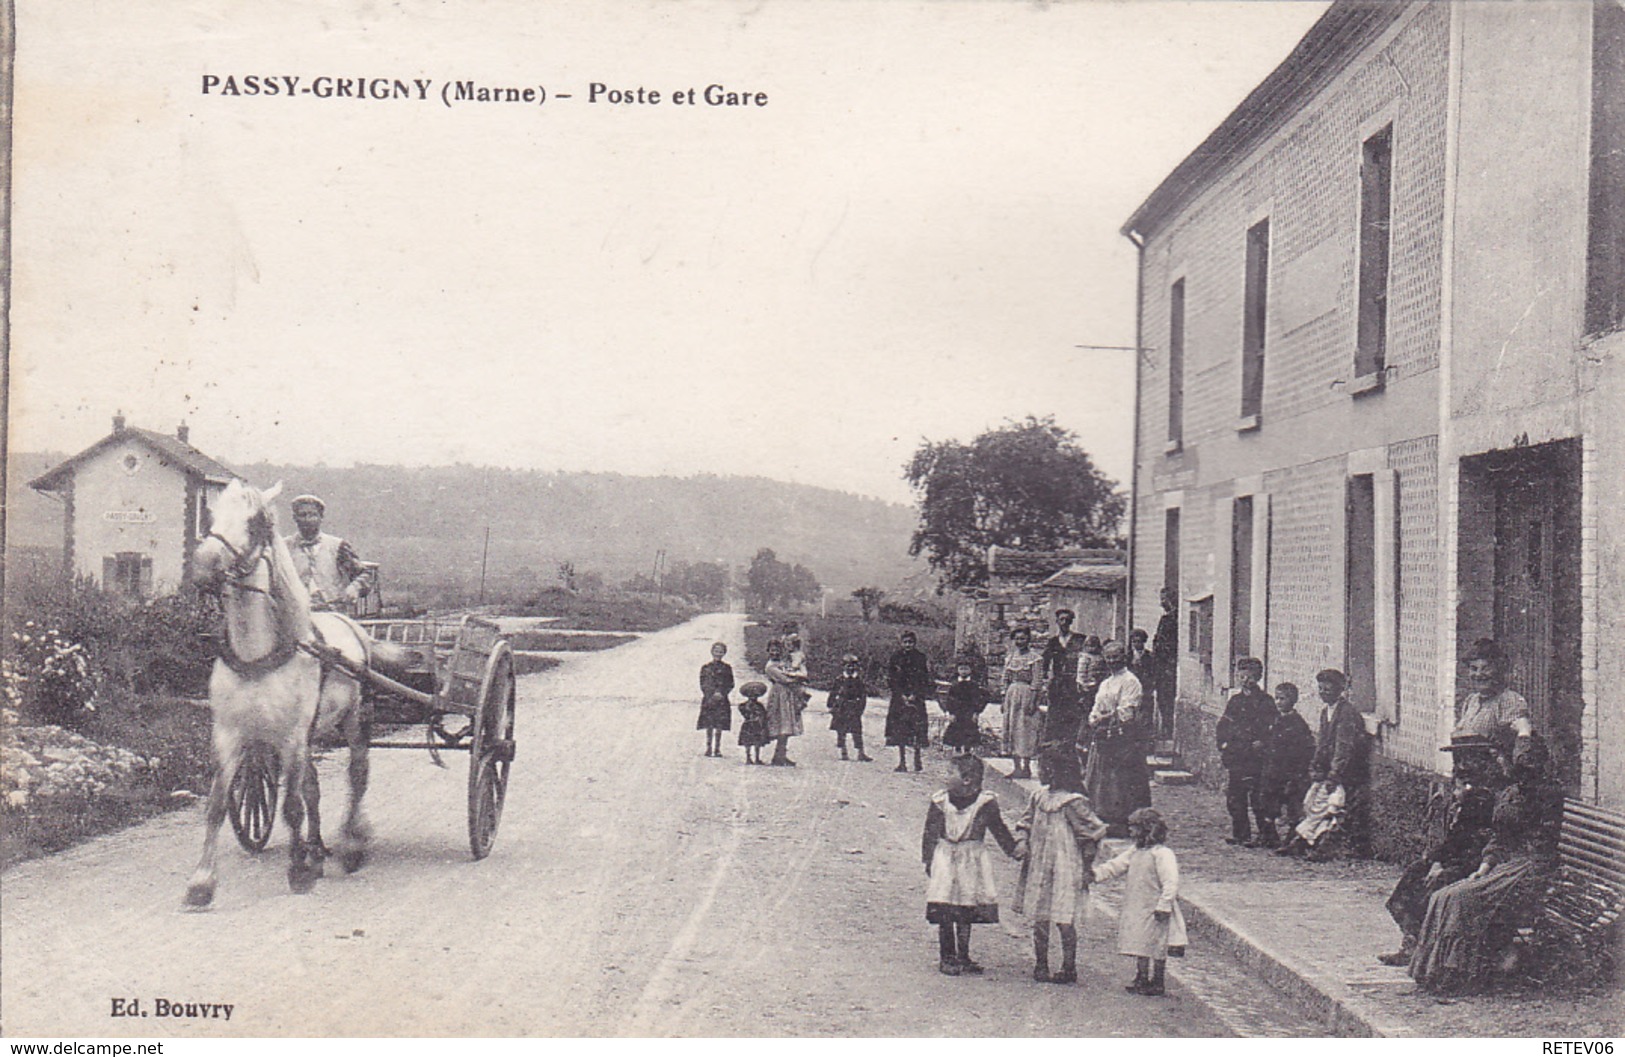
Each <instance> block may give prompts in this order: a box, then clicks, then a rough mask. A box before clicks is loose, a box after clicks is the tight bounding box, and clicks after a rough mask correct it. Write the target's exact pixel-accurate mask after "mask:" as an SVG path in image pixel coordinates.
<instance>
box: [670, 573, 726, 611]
mask: <svg viewBox="0 0 1625 1057" xmlns="http://www.w3.org/2000/svg"><path fill="white" fill-rule="evenodd" d="M728 579H729V577H728V569H727V566H724V565H721V564H719V563H716V562H695V563H694V564H693V565H682V564H679V565H678V566H677V567H675V568H674V569H673V570H672V573H671V575H670V576H668V577H667V580H666V582H667V583H668V584H669V585H670V587H671V589H672V590H673V591H675V592H676V593H678V594H680V595H682V596H684V597H685V598H691V599H693V600H694V601H695V602H698V603H699V604H700V605H705V606H717V605H721V604H722V603H723V602H724V601H725V600H726V599H727V597H728Z"/></svg>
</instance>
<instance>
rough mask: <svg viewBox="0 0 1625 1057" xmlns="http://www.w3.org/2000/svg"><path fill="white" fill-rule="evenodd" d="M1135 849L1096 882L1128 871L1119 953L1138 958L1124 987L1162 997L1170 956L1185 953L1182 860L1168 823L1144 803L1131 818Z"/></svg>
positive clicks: (1099, 871) (1101, 869)
mask: <svg viewBox="0 0 1625 1057" xmlns="http://www.w3.org/2000/svg"><path fill="white" fill-rule="evenodd" d="M1128 829H1129V836H1130V837H1132V838H1134V847H1132V848H1130V849H1129V850H1128V851H1126V852H1124V853H1123V854H1121V855H1119V856H1118V857H1117V858H1115V859H1113V860H1112V861H1111V862H1109V863H1107V864H1106V865H1104V866H1097V867H1095V880H1096V881H1110V880H1112V879H1113V878H1116V877H1122V876H1124V875H1125V874H1126V875H1127V878H1128V879H1127V881H1126V882H1125V883H1124V886H1123V906H1122V909H1121V910H1119V911H1118V914H1117V953H1119V954H1124V955H1127V956H1128V957H1130V958H1133V959H1134V982H1133V983H1131V984H1129V985H1128V987H1127V988H1126V990H1128V991H1130V992H1132V993H1134V994H1137V995H1160V994H1162V993H1163V989H1164V974H1165V972H1166V970H1167V968H1168V958H1169V957H1170V956H1172V957H1175V958H1181V957H1184V954H1185V916H1184V915H1183V914H1181V913H1180V912H1179V861H1178V860H1177V859H1175V858H1174V853H1173V851H1172V849H1170V848H1169V847H1168V846H1167V845H1166V844H1164V843H1163V842H1164V841H1165V840H1167V839H1168V824H1167V823H1166V822H1164V821H1163V820H1162V815H1161V814H1160V813H1158V812H1157V810H1156V809H1155V808H1150V807H1142V808H1140V809H1139V810H1137V811H1135V812H1134V813H1133V814H1132V815H1130V816H1129V817H1128Z"/></svg>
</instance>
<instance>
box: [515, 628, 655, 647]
mask: <svg viewBox="0 0 1625 1057" xmlns="http://www.w3.org/2000/svg"><path fill="white" fill-rule="evenodd" d="M636 638H637V636H635V635H617V634H614V633H609V632H606V633H604V634H601V635H561V634H559V633H558V632H556V631H551V630H549V629H547V628H540V629H537V630H534V631H515V632H511V633H509V635H508V645H510V646H512V647H513V648H514V649H516V650H546V651H549V652H552V653H580V652H590V651H593V650H608V649H613V648H615V647H616V646H624V645H625V644H626V643H628V642H632V641H634V640H635V639H636Z"/></svg>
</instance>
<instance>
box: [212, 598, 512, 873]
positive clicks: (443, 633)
mask: <svg viewBox="0 0 1625 1057" xmlns="http://www.w3.org/2000/svg"><path fill="white" fill-rule="evenodd" d="M359 623H360V624H361V625H362V627H364V628H365V629H366V630H367V632H368V634H370V635H371V636H372V638H373V640H374V641H375V643H376V644H377V646H376V649H375V650H374V658H373V662H372V663H371V664H369V665H365V666H363V665H357V664H354V663H352V662H351V661H349V660H347V659H346V658H344V657H343V656H341V655H340V654H338V653H337V651H334V650H325V649H323V648H322V647H319V646H318V647H315V652H317V654H318V657H319V658H320V660H321V661H322V663H323V664H324V665H326V666H328V667H331V668H334V669H338V670H340V671H342V672H344V673H345V674H347V675H349V676H351V677H353V678H355V679H356V680H358V681H359V682H360V683H361V685H362V688H363V704H362V707H363V708H365V709H367V710H368V718H369V720H370V725H371V727H372V728H373V729H381V730H383V731H384V732H385V733H384V735H383V736H381V737H377V738H374V739H369V741H368V742H367V744H368V745H369V746H370V747H371V748H374V749H421V750H426V751H427V752H429V753H430V755H431V756H432V757H433V758H434V759H435V761H436V762H439V758H440V753H442V752H448V751H449V752H467V753H468V758H469V762H468V846H469V850H470V851H471V852H472V853H473V855H474V858H476V859H483V858H485V857H486V856H487V855H489V854H490V852H491V845H492V844H493V843H494V842H495V840H496V833H497V826H498V824H499V823H500V822H501V821H502V805H503V801H504V799H505V798H506V796H507V792H508V776H509V773H510V771H511V770H512V767H513V758H514V669H513V651H512V650H511V649H510V648H509V646H508V640H507V639H506V637H504V636H503V634H502V630H501V628H499V627H498V626H497V625H496V624H495V623H493V622H491V621H489V620H485V619H483V618H480V617H474V616H465V617H461V618H457V619H455V620H435V619H427V620H386V619H375V620H363V621H360V622H359ZM414 727H417V728H421V729H422V730H423V731H424V733H423V736H422V738H421V739H418V740H413V739H412V737H411V735H412V732H413V728H414ZM280 773H281V770H280V767H279V764H278V761H277V758H276V753H275V752H274V751H273V750H271V749H269V748H267V747H264V746H255V747H252V748H251V749H250V750H249V752H248V754H247V755H246V756H245V757H244V759H243V762H242V763H241V765H239V767H238V768H237V774H236V775H235V776H234V777H233V779H232V783H231V788H230V792H229V795H228V800H227V815H228V817H229V818H230V819H231V828H232V830H233V831H234V832H235V833H236V834H237V840H238V842H239V843H240V844H242V846H243V847H244V848H246V849H248V850H249V851H259V850H261V849H263V848H264V847H265V845H266V842H267V841H269V840H270V838H271V828H272V826H273V825H274V824H275V821H276V808H277V777H278V775H279V774H280Z"/></svg>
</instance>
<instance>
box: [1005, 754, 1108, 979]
mask: <svg viewBox="0 0 1625 1057" xmlns="http://www.w3.org/2000/svg"><path fill="white" fill-rule="evenodd" d="M1038 780H1039V781H1040V782H1041V783H1043V786H1044V788H1042V789H1039V790H1037V791H1036V792H1034V793H1033V795H1032V799H1030V800H1028V801H1027V810H1026V811H1025V812H1023V814H1022V816H1021V821H1020V822H1017V823H1016V857H1017V858H1018V859H1020V860H1021V881H1020V885H1019V887H1018V888H1017V889H1016V902H1015V908H1016V913H1018V914H1020V913H1029V914H1031V915H1032V917H1033V979H1034V980H1037V981H1039V982H1040V983H1051V984H1071V983H1076V982H1077V979H1078V930H1079V929H1080V928H1082V927H1083V925H1084V922H1085V920H1086V918H1087V916H1088V913H1089V882H1090V880H1091V879H1092V878H1093V876H1094V875H1093V872H1092V870H1093V867H1094V862H1095V848H1096V846H1097V845H1098V843H1099V842H1100V840H1102V839H1103V838H1104V837H1105V836H1106V823H1104V822H1102V821H1101V820H1100V819H1099V817H1097V816H1096V815H1095V813H1094V811H1093V810H1092V809H1091V808H1090V806H1089V798H1088V797H1086V796H1085V795H1084V794H1083V773H1082V771H1081V770H1080V769H1079V767H1078V757H1077V754H1076V753H1075V752H1073V751H1072V750H1071V749H1070V748H1068V747H1067V746H1064V745H1054V746H1051V747H1049V748H1047V749H1045V750H1044V752H1043V754H1042V755H1040V756H1039V757H1038ZM1051 925H1054V926H1055V927H1056V928H1057V929H1059V930H1060V933H1061V971H1060V972H1058V973H1055V974H1054V975H1053V976H1052V975H1050V971H1049V930H1050V926H1051Z"/></svg>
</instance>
